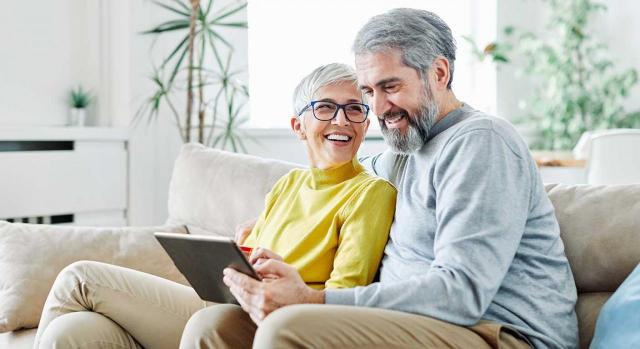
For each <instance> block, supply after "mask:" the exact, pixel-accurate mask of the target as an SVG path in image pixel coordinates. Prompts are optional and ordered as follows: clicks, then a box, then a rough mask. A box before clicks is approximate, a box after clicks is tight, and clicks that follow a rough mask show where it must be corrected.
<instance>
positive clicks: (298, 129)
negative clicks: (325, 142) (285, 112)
mask: <svg viewBox="0 0 640 349" xmlns="http://www.w3.org/2000/svg"><path fill="white" fill-rule="evenodd" d="M291 129H292V130H293V133H295V134H296V136H298V139H300V140H305V139H307V135H306V134H305V132H304V126H303V125H302V122H301V121H300V119H299V118H297V117H295V116H292V117H291Z"/></svg>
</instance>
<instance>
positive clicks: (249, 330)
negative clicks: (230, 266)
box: [182, 304, 531, 349]
mask: <svg viewBox="0 0 640 349" xmlns="http://www.w3.org/2000/svg"><path fill="white" fill-rule="evenodd" d="M220 311H221V308H218V307H210V308H206V309H203V310H200V311H198V312H197V313H196V314H195V315H194V316H193V317H192V318H191V319H190V320H189V322H188V323H187V326H186V328H185V330H184V334H183V339H182V344H187V341H188V342H189V343H188V345H189V346H188V347H189V348H252V347H253V349H272V348H279V349H280V348H282V349H294V348H296V349H298V348H341V349H343V348H345V349H346V348H349V349H365V348H366V349H378V348H379V349H389V348H459V349H531V346H529V345H528V344H527V342H526V341H525V340H523V339H521V338H520V336H519V335H517V334H516V333H514V332H512V331H510V330H509V329H507V328H504V327H503V326H501V325H499V324H496V323H492V322H485V321H483V322H480V323H479V324H477V325H475V326H472V327H462V326H456V325H453V324H450V323H447V322H444V321H440V320H436V319H432V318H429V317H425V316H420V315H414V314H408V313H403V312H398V311H392V310H384V309H375V308H360V307H350V306H337V305H306V304H305V305H293V306H288V307H284V308H281V309H279V310H277V311H276V312H274V313H272V314H270V315H269V316H267V318H265V320H264V321H263V322H262V323H261V324H260V326H259V327H258V328H257V331H256V330H255V326H254V325H253V323H252V322H251V320H250V319H249V318H248V316H247V315H246V313H244V312H243V311H242V309H240V308H239V307H237V306H229V307H228V308H226V309H225V311H226V312H227V316H226V317H225V318H226V320H231V319H232V318H233V325H230V324H229V322H227V323H226V324H224V323H221V319H222V318H223V317H221V316H220ZM231 314H233V316H229V315H231ZM220 325H223V327H224V329H225V330H226V331H221V330H219V328H218V326H220ZM227 331H231V334H230V333H229V332H227ZM223 337H224V340H222V338H223Z"/></svg>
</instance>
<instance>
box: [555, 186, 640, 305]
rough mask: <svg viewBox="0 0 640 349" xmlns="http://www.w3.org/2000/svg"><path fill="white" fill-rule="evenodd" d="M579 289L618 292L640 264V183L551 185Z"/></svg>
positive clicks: (561, 230)
mask: <svg viewBox="0 0 640 349" xmlns="http://www.w3.org/2000/svg"><path fill="white" fill-rule="evenodd" d="M546 189H547V192H548V193H549V198H550V199H551V202H553V206H554V207H555V209H556V217H557V218H558V222H559V224H560V233H561V236H562V240H563V242H564V244H565V251H566V254H567V258H568V259H569V263H570V264H571V269H572V271H573V276H574V278H575V280H576V286H577V288H578V292H579V293H582V292H614V291H615V290H616V289H617V288H618V286H620V284H621V283H622V281H624V279H625V278H626V277H627V276H628V275H629V274H630V273H631V271H632V270H633V268H635V266H636V265H637V264H638V263H640V185H610V186H588V185H573V186H569V185H547V186H546Z"/></svg>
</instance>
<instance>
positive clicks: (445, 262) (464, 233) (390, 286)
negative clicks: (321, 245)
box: [325, 105, 578, 348]
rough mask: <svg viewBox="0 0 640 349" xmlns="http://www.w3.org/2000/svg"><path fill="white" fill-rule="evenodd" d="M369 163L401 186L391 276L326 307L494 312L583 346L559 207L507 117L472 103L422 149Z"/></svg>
mask: <svg viewBox="0 0 640 349" xmlns="http://www.w3.org/2000/svg"><path fill="white" fill-rule="evenodd" d="M362 162H363V164H364V165H365V166H367V167H369V168H370V169H371V170H373V172H375V173H376V174H377V175H379V176H381V177H384V178H386V179H388V180H390V181H391V182H392V183H393V184H394V185H395V186H396V187H397V189H398V199H397V200H398V201H397V205H396V212H395V221H394V223H393V226H392V227H391V235H390V238H389V239H390V240H389V242H388V244H387V247H386V249H385V255H384V258H383V261H382V265H381V270H380V282H377V283H373V284H371V285H369V286H365V287H357V288H351V289H335V290H327V291H326V299H325V300H326V302H327V303H330V304H345V305H356V306H366V307H378V308H386V309H394V310H400V311H405V312H409V313H415V314H421V315H426V316H430V317H433V318H436V319H440V320H444V321H448V322H451V323H454V324H458V325H463V326H468V325H473V324H475V323H476V322H477V321H479V320H480V319H484V320H491V321H496V322H499V323H502V324H506V325H508V326H509V327H511V328H513V329H515V330H517V331H518V332H520V333H521V334H523V335H524V336H525V337H526V339H528V340H529V341H530V343H531V344H532V345H533V346H534V347H535V348H576V347H577V344H578V330H577V320H576V315H575V311H574V306H575V303H576V287H575V283H574V280H573V276H572V274H571V269H570V267H569V263H568V261H567V258H566V256H565V253H564V245H563V243H562V240H561V239H560V233H559V227H558V223H557V221H556V218H555V215H554V211H553V206H552V205H551V202H550V200H549V198H548V197H547V194H546V192H545V190H544V187H543V185H542V181H541V179H540V175H539V173H538V170H537V167H536V164H535V162H534V161H533V159H532V157H531V155H530V153H529V150H528V148H527V146H526V144H525V142H524V141H523V140H522V138H521V137H520V136H519V135H518V133H517V132H516V131H515V129H514V128H513V127H512V126H511V125H510V124H509V123H508V122H507V121H505V120H502V119H499V118H495V117H491V116H489V115H486V114H484V113H482V112H479V111H477V110H474V109H472V108H471V107H469V106H467V105H464V106H463V107H462V108H459V109H456V110H454V111H452V112H451V113H449V114H448V115H446V116H445V117H444V118H443V119H442V120H440V121H439V122H438V123H437V124H436V125H434V127H433V129H432V130H431V133H430V139H429V141H428V142H427V143H426V144H425V145H424V146H423V147H422V148H421V149H420V150H419V151H417V152H416V153H413V154H411V155H408V156H405V155H397V154H393V153H391V152H385V153H382V154H378V155H376V156H373V157H370V158H366V159H362ZM372 204H375V203H372Z"/></svg>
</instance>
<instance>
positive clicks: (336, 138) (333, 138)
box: [327, 134, 351, 142]
mask: <svg viewBox="0 0 640 349" xmlns="http://www.w3.org/2000/svg"><path fill="white" fill-rule="evenodd" d="M327 139H328V140H330V141H343V142H348V141H350V140H351V137H349V136H345V135H336V134H330V135H328V136H327Z"/></svg>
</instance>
